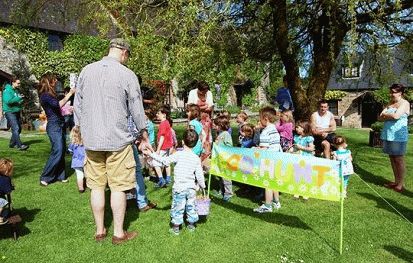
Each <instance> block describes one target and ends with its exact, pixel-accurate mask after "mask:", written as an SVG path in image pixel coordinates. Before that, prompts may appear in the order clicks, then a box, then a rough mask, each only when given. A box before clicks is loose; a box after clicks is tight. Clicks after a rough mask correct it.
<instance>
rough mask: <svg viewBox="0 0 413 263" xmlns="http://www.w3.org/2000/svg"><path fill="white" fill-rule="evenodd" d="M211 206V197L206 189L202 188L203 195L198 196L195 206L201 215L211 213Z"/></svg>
mask: <svg viewBox="0 0 413 263" xmlns="http://www.w3.org/2000/svg"><path fill="white" fill-rule="evenodd" d="M210 206H211V199H209V197H208V196H207V195H206V194H205V190H204V189H202V195H200V196H197V197H196V199H195V208H196V211H197V214H198V215H199V216H207V215H208V214H209V207H210Z"/></svg>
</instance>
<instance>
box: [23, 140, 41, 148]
mask: <svg viewBox="0 0 413 263" xmlns="http://www.w3.org/2000/svg"><path fill="white" fill-rule="evenodd" d="M41 142H43V140H39V139H35V140H25V141H24V142H23V144H26V145H32V144H36V143H41ZM29 150H30V149H29Z"/></svg>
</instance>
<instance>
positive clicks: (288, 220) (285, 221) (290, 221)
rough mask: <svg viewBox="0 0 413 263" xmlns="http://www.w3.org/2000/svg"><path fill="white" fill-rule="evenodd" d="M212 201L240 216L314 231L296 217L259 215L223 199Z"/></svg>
mask: <svg viewBox="0 0 413 263" xmlns="http://www.w3.org/2000/svg"><path fill="white" fill-rule="evenodd" d="M212 200H213V201H214V203H215V204H217V205H219V206H222V207H224V208H227V209H230V210H232V211H235V212H237V213H239V214H243V215H247V216H250V217H255V218H258V219H260V220H263V221H265V222H268V223H272V224H277V225H283V226H287V227H293V228H300V229H304V230H312V228H311V227H309V226H308V225H307V224H306V223H305V222H304V221H302V220H301V219H300V218H298V217H296V216H290V215H286V214H281V213H279V212H277V213H264V214H258V213H255V212H254V211H253V210H252V209H251V208H250V207H244V206H241V205H238V204H235V203H231V202H224V201H222V200H221V199H217V198H213V199H212Z"/></svg>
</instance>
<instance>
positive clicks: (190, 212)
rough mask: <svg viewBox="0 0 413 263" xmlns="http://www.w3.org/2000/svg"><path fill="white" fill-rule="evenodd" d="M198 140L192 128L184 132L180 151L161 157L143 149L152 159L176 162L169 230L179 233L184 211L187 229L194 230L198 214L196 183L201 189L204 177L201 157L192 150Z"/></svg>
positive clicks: (168, 162)
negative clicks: (196, 207)
mask: <svg viewBox="0 0 413 263" xmlns="http://www.w3.org/2000/svg"><path fill="white" fill-rule="evenodd" d="M197 142H198V134H197V132H196V131H194V130H193V129H188V130H186V131H185V132H184V139H183V146H184V149H183V150H182V151H176V152H175V153H173V154H172V155H170V156H166V157H162V156H160V155H159V154H157V153H151V151H150V150H147V149H145V150H144V153H145V154H148V155H150V156H151V157H152V158H153V159H154V160H157V161H159V162H162V163H163V164H165V165H168V166H169V165H170V164H171V163H176V164H175V167H174V184H173V186H172V206H171V223H172V228H171V229H170V232H171V233H172V234H175V235H179V228H180V226H181V225H182V224H183V222H184V213H186V220H187V221H188V226H187V229H188V230H189V231H194V230H195V223H196V222H197V221H198V219H199V218H198V214H197V212H196V209H195V199H196V188H197V186H196V183H198V185H199V187H201V188H202V189H204V188H205V179H204V174H203V171H202V166H201V159H200V158H199V156H197V155H196V154H195V153H194V152H193V149H192V148H193V147H194V146H195V145H196V144H197Z"/></svg>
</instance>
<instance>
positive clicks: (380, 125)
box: [370, 121, 384, 132]
mask: <svg viewBox="0 0 413 263" xmlns="http://www.w3.org/2000/svg"><path fill="white" fill-rule="evenodd" d="M383 127H384V123H383V122H379V121H377V122H375V123H373V124H372V125H371V126H370V128H371V129H372V130H373V131H376V132H380V131H381V130H383Z"/></svg>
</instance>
